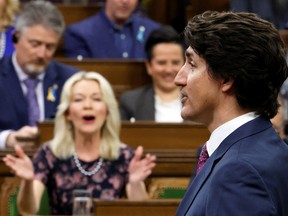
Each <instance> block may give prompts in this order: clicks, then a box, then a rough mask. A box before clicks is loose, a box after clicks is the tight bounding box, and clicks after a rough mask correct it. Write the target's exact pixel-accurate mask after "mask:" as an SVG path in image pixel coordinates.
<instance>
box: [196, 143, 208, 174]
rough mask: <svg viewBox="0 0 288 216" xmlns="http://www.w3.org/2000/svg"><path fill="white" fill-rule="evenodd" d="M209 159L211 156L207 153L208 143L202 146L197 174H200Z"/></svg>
mask: <svg viewBox="0 0 288 216" xmlns="http://www.w3.org/2000/svg"><path fill="white" fill-rule="evenodd" d="M208 158H209V154H208V152H207V148H206V143H204V145H203V146H202V151H201V153H200V156H199V159H198V164H197V170H196V174H198V173H199V172H200V170H201V169H202V167H203V166H204V164H205V162H206V161H207V160H208Z"/></svg>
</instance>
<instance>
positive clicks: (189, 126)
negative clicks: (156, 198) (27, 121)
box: [38, 121, 210, 177]
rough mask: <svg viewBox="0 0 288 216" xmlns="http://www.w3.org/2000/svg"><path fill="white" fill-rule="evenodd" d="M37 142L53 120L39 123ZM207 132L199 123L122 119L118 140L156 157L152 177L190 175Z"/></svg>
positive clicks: (48, 136) (45, 135)
mask: <svg viewBox="0 0 288 216" xmlns="http://www.w3.org/2000/svg"><path fill="white" fill-rule="evenodd" d="M38 127H39V133H40V136H39V140H38V145H39V144H42V143H44V142H46V141H48V140H50V139H52V137H53V130H54V123H53V121H46V122H42V123H39V125H38ZM209 136H210V133H209V131H208V130H207V129H206V128H205V127H204V126H203V125H199V124H194V123H191V122H183V123H156V122H150V121H138V122H137V121H136V122H135V123H130V122H129V121H123V122H122V130H121V134H120V137H121V141H122V142H124V143H126V144H129V145H131V146H133V147H134V148H136V147H137V146H139V145H142V146H143V147H144V149H145V152H146V153H151V154H155V155H156V156H157V166H156V167H155V169H154V170H153V174H152V176H158V177H159V176H161V177H163V176H164V177H189V176H190V175H191V173H192V170H193V167H194V166H195V163H196V161H197V148H198V147H199V146H200V145H201V144H202V143H204V142H205V141H207V140H208V138H209Z"/></svg>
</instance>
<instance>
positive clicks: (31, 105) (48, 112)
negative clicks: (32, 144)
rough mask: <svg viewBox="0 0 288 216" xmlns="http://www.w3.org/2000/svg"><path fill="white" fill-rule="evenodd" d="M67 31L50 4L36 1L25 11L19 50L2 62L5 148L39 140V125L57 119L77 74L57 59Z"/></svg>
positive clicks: (1, 138) (18, 27)
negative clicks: (21, 141) (71, 79)
mask: <svg viewBox="0 0 288 216" xmlns="http://www.w3.org/2000/svg"><path fill="white" fill-rule="evenodd" d="M63 30H64V21H63V17H62V15H61V14H60V13H59V11H58V10H57V8H56V7H55V6H53V5H52V3H50V2H48V1H32V2H30V3H27V5H25V6H24V8H23V10H22V11H21V12H20V14H19V17H18V19H17V20H16V23H15V33H14V35H13V42H14V44H15V52H14V53H13V55H12V56H10V57H5V58H2V59H1V60H0V68H1V70H0V98H1V101H2V102H1V103H0V113H1V115H0V148H4V147H5V146H13V145H15V144H16V143H17V141H16V137H20V136H21V137H25V138H33V137H35V136H36V134H37V128H36V127H35V125H36V122H37V121H41V120H44V119H47V118H51V117H54V115H55V113H56V108H57V105H58V103H59V97H60V93H61V89H62V86H63V84H64V82H65V81H66V79H67V78H68V77H70V76H71V75H72V74H73V73H74V72H76V71H77V70H76V69H74V68H72V67H70V66H66V65H63V64H60V63H58V62H56V61H52V60H51V58H52V56H53V54H54V52H55V50H56V47H57V45H58V42H59V40H60V37H61V35H62V32H63ZM30 84H31V85H30ZM33 85H34V86H33ZM26 144H27V143H26Z"/></svg>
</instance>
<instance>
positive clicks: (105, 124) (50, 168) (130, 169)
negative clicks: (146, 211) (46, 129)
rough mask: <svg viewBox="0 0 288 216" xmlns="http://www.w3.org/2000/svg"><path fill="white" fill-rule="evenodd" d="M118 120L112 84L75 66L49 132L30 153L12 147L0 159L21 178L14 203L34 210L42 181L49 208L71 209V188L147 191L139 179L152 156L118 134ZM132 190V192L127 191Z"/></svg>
mask: <svg viewBox="0 0 288 216" xmlns="http://www.w3.org/2000/svg"><path fill="white" fill-rule="evenodd" d="M120 127H121V121H120V117H119V111H118V105H117V101H116V99H115V96H114V94H113V90H112V88H111V86H110V84H109V83H108V82H107V80H106V79H105V78H104V77H103V76H102V75H100V74H98V73H95V72H79V73H77V74H75V75H73V76H72V77H70V78H69V79H68V80H67V82H66V83H65V85H64V87H63V90H62V95H61V102H60V105H59V107H58V111H57V115H56V118H55V131H54V138H53V140H52V141H51V142H49V143H47V144H44V145H43V146H41V148H40V149H39V150H38V152H37V153H36V154H35V156H34V158H33V162H31V161H30V159H29V158H28V157H27V156H26V155H25V154H24V152H23V150H22V149H21V148H20V147H19V146H16V147H15V151H16V154H17V156H18V158H17V157H14V156H12V155H7V156H6V157H5V158H4V162H5V163H6V165H7V166H9V167H10V168H11V169H12V170H13V172H15V174H16V175H17V176H19V177H21V178H22V182H21V187H20V191H19V195H18V207H19V209H20V211H21V212H22V213H26V214H27V213H28V214H35V213H36V212H37V211H38V208H39V203H40V199H41V196H42V194H43V191H44V189H45V187H46V188H47V191H48V196H49V199H50V207H51V213H52V214H71V213H72V191H73V190H74V189H88V190H91V191H92V194H93V197H94V198H100V199H114V198H119V197H123V196H124V195H125V189H126V195H127V197H128V198H129V199H145V198H147V197H148V195H147V192H146V189H145V185H144V182H143V181H144V180H145V178H146V177H147V176H148V175H149V174H150V173H151V170H152V168H153V167H154V166H155V159H156V158H155V156H152V155H146V157H144V158H143V159H141V156H142V153H143V148H142V147H138V148H137V149H136V151H135V152H134V150H133V149H132V148H131V147H129V146H127V145H126V144H123V143H121V142H120V140H119V132H120ZM132 192H133V193H132Z"/></svg>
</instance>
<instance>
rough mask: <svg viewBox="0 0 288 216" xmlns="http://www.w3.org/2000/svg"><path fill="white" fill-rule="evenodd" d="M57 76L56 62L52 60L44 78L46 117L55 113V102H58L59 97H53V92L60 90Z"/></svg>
mask: <svg viewBox="0 0 288 216" xmlns="http://www.w3.org/2000/svg"><path fill="white" fill-rule="evenodd" d="M57 77H58V76H57V72H56V69H55V63H54V61H52V62H51V63H50V64H49V66H48V67H47V69H46V71H45V76H44V80H43V88H44V89H43V93H44V107H45V119H50V118H52V117H54V115H55V113H54V112H55V106H56V105H55V104H57V101H58V100H59V98H57V97H55V98H53V95H52V97H51V94H53V91H59V89H58V82H57ZM57 95H58V94H57ZM54 99H55V100H54Z"/></svg>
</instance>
